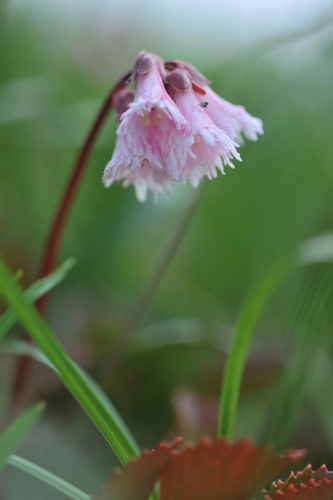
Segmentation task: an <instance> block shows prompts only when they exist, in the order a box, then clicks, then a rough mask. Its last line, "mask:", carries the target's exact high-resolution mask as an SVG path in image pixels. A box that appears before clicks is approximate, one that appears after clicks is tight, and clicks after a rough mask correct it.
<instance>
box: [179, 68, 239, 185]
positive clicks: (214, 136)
mask: <svg viewBox="0 0 333 500" xmlns="http://www.w3.org/2000/svg"><path fill="white" fill-rule="evenodd" d="M183 71H184V70H181V69H178V70H177V69H176V70H174V72H173V74H175V73H176V72H177V73H179V72H183ZM177 76H178V74H177ZM183 78H185V75H183ZM178 79H180V75H179V76H178ZM174 101H175V103H176V104H177V106H178V108H179V109H180V111H181V113H182V115H183V116H184V117H185V119H186V121H187V122H188V123H189V124H190V125H191V129H192V134H193V137H194V142H193V145H192V147H191V152H190V154H189V155H188V157H187V161H186V164H185V166H184V168H183V170H182V172H181V180H182V181H183V182H186V180H189V181H190V182H191V184H192V185H193V186H194V187H196V186H197V185H198V184H199V182H200V180H201V179H202V177H204V176H205V175H207V177H208V178H209V179H212V178H214V177H217V171H216V168H218V169H219V170H221V172H222V173H224V170H223V165H229V166H231V167H233V164H232V162H231V159H232V158H235V159H236V160H239V161H241V157H240V155H239V153H238V152H237V151H236V147H237V146H238V144H236V143H235V142H234V141H233V140H232V139H231V138H230V137H229V136H228V135H227V134H226V132H224V131H223V130H221V129H219V128H218V127H217V126H216V125H215V123H214V122H213V121H212V120H211V119H210V117H209V116H208V113H207V112H206V107H205V106H201V105H200V100H199V98H198V94H197V93H196V92H195V90H193V88H192V85H190V86H189V88H188V90H181V91H178V90H176V89H175V95H174ZM209 105H210V103H209V102H208V107H209Z"/></svg>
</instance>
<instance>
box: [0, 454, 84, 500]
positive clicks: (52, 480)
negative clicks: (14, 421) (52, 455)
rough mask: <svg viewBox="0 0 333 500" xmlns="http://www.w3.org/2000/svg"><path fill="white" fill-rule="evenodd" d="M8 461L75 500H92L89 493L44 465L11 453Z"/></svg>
mask: <svg viewBox="0 0 333 500" xmlns="http://www.w3.org/2000/svg"><path fill="white" fill-rule="evenodd" d="M7 463H8V464H10V465H13V466H14V467H16V468H17V469H20V470H23V471H24V472H27V473H28V474H30V475H31V476H34V477H36V478H37V479H39V480H40V481H43V482H44V483H46V484H48V485H49V486H51V487H52V488H54V489H56V490H58V491H61V492H62V493H64V495H67V496H68V497H69V498H72V499H73V500H90V496H89V495H87V493H84V492H83V491H81V490H79V489H78V488H76V487H75V486H73V485H72V484H70V483H68V482H67V481H65V480H64V479H61V478H60V477H58V476H56V475H55V474H52V472H49V471H47V470H45V469H43V468H42V467H39V466H38V465H36V464H33V463H32V462H29V461H28V460H25V459H24V458H21V457H18V456H17V455H11V456H10V457H9V459H8V462H7Z"/></svg>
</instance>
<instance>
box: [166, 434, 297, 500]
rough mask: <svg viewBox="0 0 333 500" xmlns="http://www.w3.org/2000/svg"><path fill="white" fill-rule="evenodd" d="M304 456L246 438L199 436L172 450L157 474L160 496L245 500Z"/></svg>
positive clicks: (170, 499) (168, 499)
mask: <svg viewBox="0 0 333 500" xmlns="http://www.w3.org/2000/svg"><path fill="white" fill-rule="evenodd" d="M303 456H304V451H294V450H290V451H287V452H285V453H284V454H282V455H281V454H278V453H275V452H273V451H272V450H271V449H270V448H268V447H259V448H256V447H254V446H252V444H251V443H250V442H249V441H247V440H244V441H240V442H239V443H236V444H234V445H230V444H228V442H227V441H225V440H223V441H218V442H211V441H209V440H202V441H201V442H200V443H199V444H198V445H197V446H195V447H193V446H190V445H188V446H186V448H185V449H184V450H183V451H181V452H177V451H173V452H172V454H171V457H170V460H169V462H168V464H167V465H166V467H165V468H164V469H163V470H162V472H161V474H160V486H161V489H160V491H161V500H185V499H189V500H207V499H209V500H221V499H226V500H246V499H248V498H250V497H252V498H253V495H254V494H256V493H257V492H258V491H260V490H261V489H262V488H263V487H264V486H265V484H267V482H268V481H269V480H270V478H272V477H275V476H276V475H277V474H278V473H279V472H281V471H283V470H284V469H286V468H287V467H289V466H290V465H291V464H292V463H293V462H295V461H296V460H299V459H300V458H302V457H303Z"/></svg>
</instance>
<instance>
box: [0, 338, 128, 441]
mask: <svg viewBox="0 0 333 500" xmlns="http://www.w3.org/2000/svg"><path fill="white" fill-rule="evenodd" d="M0 353H4V354H5V353H8V354H16V355H18V356H29V357H30V358H32V359H34V360H35V361H38V362H39V363H44V364H45V365H46V366H48V367H49V368H51V369H52V370H54V371H55V372H56V373H58V375H59V372H58V370H57V369H56V368H55V366H54V365H53V364H52V363H51V362H50V361H49V360H48V359H47V357H46V356H44V354H43V353H42V352H41V351H40V350H39V349H38V347H36V346H35V345H34V344H31V342H26V341H25V340H8V341H2V342H1V343H0ZM72 362H73V364H74V365H75V366H76V368H77V369H78V370H79V371H80V372H81V374H82V376H83V377H84V378H85V379H86V382H87V384H90V385H91V386H92V387H93V389H94V391H95V392H96V394H97V395H98V397H99V398H100V399H101V401H103V403H104V405H105V407H106V408H107V409H108V411H109V412H110V413H111V414H112V415H113V418H114V419H115V421H116V422H117V424H118V426H119V427H120V428H121V429H122V431H123V432H124V434H126V435H127V437H128V439H129V440H132V441H133V446H135V443H134V440H133V438H132V436H131V434H130V431H129V430H128V428H127V426H126V425H125V423H124V421H123V420H122V418H121V416H120V415H119V413H118V411H117V410H116V408H115V407H114V406H113V404H112V403H111V401H110V399H109V398H108V396H107V395H106V394H105V392H104V391H103V390H102V389H101V388H100V386H99V385H98V384H97V383H96V382H95V381H94V379H92V378H91V377H90V375H89V374H88V373H87V372H86V371H85V370H83V368H81V367H80V366H78V365H76V363H75V361H72Z"/></svg>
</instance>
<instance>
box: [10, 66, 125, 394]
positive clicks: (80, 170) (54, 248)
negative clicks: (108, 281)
mask: <svg viewBox="0 0 333 500" xmlns="http://www.w3.org/2000/svg"><path fill="white" fill-rule="evenodd" d="M130 75H131V72H129V73H127V74H126V75H125V76H123V77H122V78H121V79H120V80H119V81H118V82H117V83H116V84H115V85H114V87H113V88H112V90H111V92H110V93H109V95H108V96H107V98H106V99H105V101H104V103H103V105H102V107H101V109H100V111H99V113H98V114H97V116H96V118H95V120H94V122H93V124H92V126H91V128H90V130H89V132H88V134H87V136H86V138H85V140H84V142H83V145H82V148H81V149H80V151H79V154H78V156H77V159H76V161H75V163H74V166H73V169H72V172H71V174H70V176H69V179H68V182H67V185H66V187H65V190H64V192H63V195H62V197H61V199H60V203H59V205H58V208H57V210H56V212H55V217H54V219H53V222H52V224H51V226H50V230H49V233H48V236H47V239H46V244H45V248H44V252H43V256H42V259H41V265H40V268H39V271H38V275H37V279H39V278H43V277H44V276H46V275H47V274H49V273H50V272H51V271H52V270H53V268H54V267H55V264H56V260H57V256H58V253H59V248H60V245H61V240H62V236H63V233H64V230H65V227H66V222H67V219H68V216H69V213H70V209H71V207H72V205H73V202H74V198H75V195H76V193H77V191H78V188H79V185H80V181H81V179H82V177H83V174H84V172H85V170H86V166H87V163H88V159H89V156H90V154H91V151H92V149H93V146H94V144H95V142H96V139H97V137H98V134H99V132H100V130H101V128H102V126H103V124H104V122H105V120H106V117H107V116H108V114H109V113H110V111H111V109H112V107H113V102H114V97H115V95H116V94H117V93H118V91H120V90H121V89H123V88H124V87H125V85H126V82H127V80H128V78H129V77H130ZM48 297H49V294H45V295H43V296H42V297H40V298H39V299H38V300H37V301H36V307H37V309H38V310H39V312H40V313H41V314H42V315H43V314H44V311H45V308H46V305H47V300H48ZM25 338H26V339H27V340H29V335H28V334H25ZM30 365H31V359H30V358H28V357H26V356H22V357H21V358H20V359H19V361H18V364H17V369H16V373H15V376H14V383H13V391H12V395H13V401H17V400H19V399H20V397H21V394H22V390H23V387H24V384H25V382H26V379H27V375H28V372H29V368H30Z"/></svg>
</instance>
